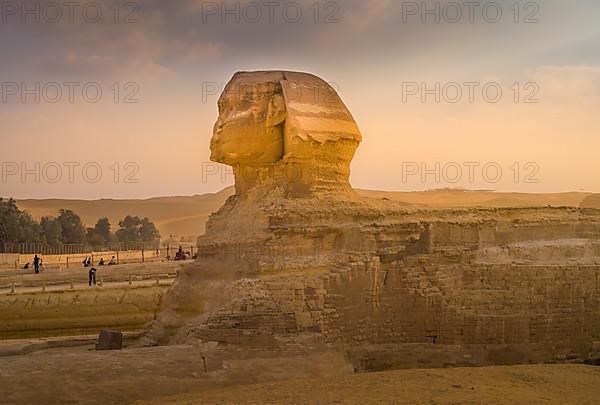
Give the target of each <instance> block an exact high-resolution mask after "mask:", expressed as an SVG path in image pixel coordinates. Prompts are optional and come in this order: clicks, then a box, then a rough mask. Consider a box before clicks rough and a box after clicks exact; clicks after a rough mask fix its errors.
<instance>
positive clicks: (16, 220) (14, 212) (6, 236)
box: [0, 198, 42, 243]
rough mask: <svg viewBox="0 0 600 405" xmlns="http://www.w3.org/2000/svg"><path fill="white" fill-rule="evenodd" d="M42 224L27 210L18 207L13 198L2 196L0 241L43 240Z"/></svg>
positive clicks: (0, 201) (0, 199) (24, 241)
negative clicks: (5, 198) (6, 198)
mask: <svg viewBox="0 0 600 405" xmlns="http://www.w3.org/2000/svg"><path fill="white" fill-rule="evenodd" d="M41 241H42V236H41V232H40V225H39V224H38V223H37V222H36V221H35V220H34V219H33V218H32V217H31V215H29V214H28V213H27V212H25V211H21V210H20V209H19V208H18V207H17V203H16V201H15V200H13V199H12V198H10V199H8V200H4V199H2V198H0V242H2V243H26V242H34V243H35V242H41Z"/></svg>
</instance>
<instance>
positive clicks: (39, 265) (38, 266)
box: [23, 255, 44, 274]
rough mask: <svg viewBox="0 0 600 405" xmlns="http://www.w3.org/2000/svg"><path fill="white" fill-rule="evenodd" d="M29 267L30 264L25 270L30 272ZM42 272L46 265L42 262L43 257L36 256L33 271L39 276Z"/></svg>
mask: <svg viewBox="0 0 600 405" xmlns="http://www.w3.org/2000/svg"><path fill="white" fill-rule="evenodd" d="M29 265H30V263H29V262H27V263H25V266H23V270H29ZM40 270H41V271H44V263H43V262H42V258H41V257H39V256H38V255H35V256H34V257H33V271H34V272H35V274H38V273H39V272H40Z"/></svg>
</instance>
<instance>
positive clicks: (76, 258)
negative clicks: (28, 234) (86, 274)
mask: <svg viewBox="0 0 600 405" xmlns="http://www.w3.org/2000/svg"><path fill="white" fill-rule="evenodd" d="M0 246H2V248H3V252H0V267H2V268H5V269H6V268H13V269H15V270H28V269H29V270H33V259H34V257H35V255H37V256H38V257H40V258H41V259H42V270H43V268H44V267H45V268H49V267H60V268H62V267H65V268H69V267H76V266H82V265H83V261H84V260H85V259H87V258H89V259H90V260H91V264H92V265H94V266H95V265H100V261H101V260H103V261H104V264H105V265H108V264H109V263H110V262H111V260H113V258H114V261H115V262H116V263H115V264H127V263H144V262H149V261H161V260H176V259H192V258H194V257H195V255H197V254H198V248H197V247H196V246H195V245H193V244H191V243H187V244H186V243H181V244H175V245H167V246H160V244H159V243H158V242H152V243H118V244H111V245H110V246H108V247H106V248H103V249H97V248H93V247H91V246H88V245H44V244H35V243H24V244H3V245H0ZM180 247H181V250H182V252H183V257H181V255H178V251H179V249H180ZM27 264H29V266H27Z"/></svg>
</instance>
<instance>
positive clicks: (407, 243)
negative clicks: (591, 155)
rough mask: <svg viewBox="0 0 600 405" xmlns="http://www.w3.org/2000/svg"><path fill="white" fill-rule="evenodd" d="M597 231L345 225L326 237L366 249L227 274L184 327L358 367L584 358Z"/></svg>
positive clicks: (595, 334) (194, 333)
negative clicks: (330, 259)
mask: <svg viewBox="0 0 600 405" xmlns="http://www.w3.org/2000/svg"><path fill="white" fill-rule="evenodd" d="M365 229H366V228H362V231H363V232H364V231H365ZM369 229H370V228H369ZM394 229H395V231H394ZM599 231H600V227H599V226H598V224H597V223H594V222H583V223H579V222H577V221H575V222H570V223H569V222H565V221H546V222H544V221H523V220H518V221H516V222H515V221H509V222H507V223H504V222H501V221H500V222H498V221H495V222H494V221H492V222H487V221H483V222H482V221H476V222H470V221H456V222H455V221H438V222H433V221H432V222H427V223H421V224H419V225H418V226H417V225H415V223H412V222H409V223H407V224H404V225H402V226H400V225H397V226H395V227H394V226H392V227H391V228H389V227H382V228H381V229H379V230H378V231H377V232H381V234H380V235H378V234H377V232H374V231H373V229H370V230H369V232H368V233H367V234H364V233H363V234H360V232H359V235H358V236H357V235H356V234H355V230H354V231H352V232H350V233H345V232H343V231H342V232H341V233H340V235H341V236H339V237H338V238H337V242H335V243H334V245H336V246H338V247H340V246H341V247H343V248H344V249H345V248H348V247H349V246H356V243H349V242H348V240H350V239H354V241H355V242H356V239H357V238H358V239H359V240H363V241H364V240H368V241H370V242H369V243H367V244H366V245H363V247H364V246H370V247H371V249H372V252H358V251H354V252H351V251H349V250H344V251H343V252H342V253H340V256H339V257H338V258H337V259H338V263H337V264H334V265H327V266H316V267H313V268H312V270H311V271H307V269H306V268H305V269H304V270H303V271H298V270H296V271H294V270H293V269H289V268H288V270H287V271H286V270H281V271H277V272H271V273H269V274H263V275H260V276H258V277H256V278H252V279H249V278H244V279H241V280H239V281H233V282H229V283H227V284H226V287H225V290H226V291H225V292H224V293H223V296H224V297H227V298H224V300H223V302H222V305H221V306H219V307H218V309H217V310H215V311H211V312H210V313H205V314H204V315H203V316H202V317H201V318H199V319H197V320H196V321H195V322H192V323H191V324H190V325H188V327H186V328H184V331H183V332H180V336H183V335H185V336H186V337H187V338H193V339H200V340H202V341H207V342H220V343H225V344H231V345H242V346H263V347H264V346H269V345H271V346H281V345H292V346H294V345H307V344H308V345H316V346H323V347H328V348H335V349H336V350H341V351H344V352H345V353H347V355H348V356H349V358H350V360H351V361H352V363H353V365H354V367H355V368H356V369H358V370H360V369H368V370H381V369H386V368H399V367H415V366H423V365H427V366H439V367H442V366H447V365H461V364H472V365H482V364H517V363H528V362H546V361H556V359H559V360H560V359H567V358H587V357H588V356H589V355H590V354H592V353H595V352H596V351H597V349H598V346H599V344H600V290H599V288H600V284H599V281H598V277H599V274H600V240H598V237H597V236H598V235H600V233H599ZM394 235H396V236H394ZM398 235H404V236H403V237H399V236H398ZM415 235H419V237H416V236H415ZM384 236H385V237H384ZM341 240H342V241H345V242H344V243H340V241H341ZM402 240H403V241H404V242H401V241H402ZM393 252H395V253H393ZM342 256H343V260H342V259H341V258H342Z"/></svg>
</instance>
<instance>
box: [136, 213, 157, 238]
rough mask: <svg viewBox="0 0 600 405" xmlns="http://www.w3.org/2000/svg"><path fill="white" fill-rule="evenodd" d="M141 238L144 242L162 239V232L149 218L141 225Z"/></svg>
mask: <svg viewBox="0 0 600 405" xmlns="http://www.w3.org/2000/svg"><path fill="white" fill-rule="evenodd" d="M140 238H141V240H142V241H143V242H150V241H153V240H156V239H158V238H160V232H158V229H156V226H155V225H154V223H153V222H151V221H150V220H149V219H148V218H144V219H142V223H141V224H140Z"/></svg>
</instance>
